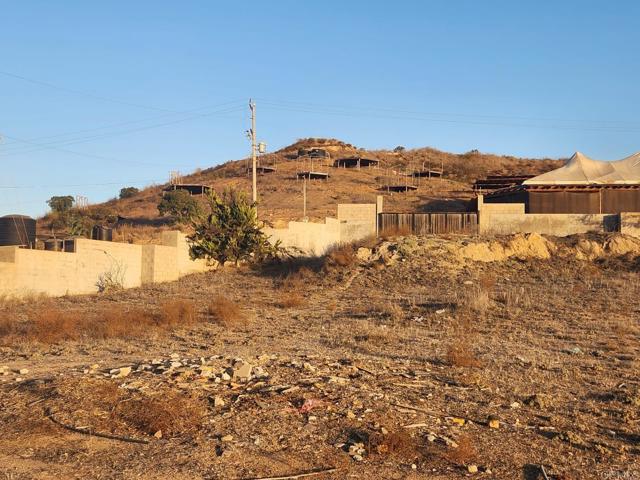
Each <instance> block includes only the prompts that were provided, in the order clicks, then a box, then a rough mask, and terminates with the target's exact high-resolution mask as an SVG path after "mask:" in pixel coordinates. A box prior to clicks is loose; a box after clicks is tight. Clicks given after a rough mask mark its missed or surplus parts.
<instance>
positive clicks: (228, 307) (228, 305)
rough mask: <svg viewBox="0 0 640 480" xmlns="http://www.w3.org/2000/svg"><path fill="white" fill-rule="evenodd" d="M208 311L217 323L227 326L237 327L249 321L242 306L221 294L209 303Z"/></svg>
mask: <svg viewBox="0 0 640 480" xmlns="http://www.w3.org/2000/svg"><path fill="white" fill-rule="evenodd" d="M207 312H208V313H209V315H211V318H212V319H213V321H214V322H215V323H218V324H220V325H223V326H225V327H236V326H239V325H245V324H246V323H247V317H246V315H245V313H244V312H243V311H242V309H241V308H240V306H239V305H238V304H237V303H234V302H232V301H231V300H228V299H227V298H225V297H223V296H221V295H218V296H217V297H215V298H214V299H213V300H212V301H211V303H209V307H208V308H207Z"/></svg>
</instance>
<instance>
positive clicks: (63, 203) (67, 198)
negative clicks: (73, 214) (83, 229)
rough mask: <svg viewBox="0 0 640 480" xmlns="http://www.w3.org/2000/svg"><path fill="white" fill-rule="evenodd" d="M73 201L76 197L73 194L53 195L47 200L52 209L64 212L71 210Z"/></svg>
mask: <svg viewBox="0 0 640 480" xmlns="http://www.w3.org/2000/svg"><path fill="white" fill-rule="evenodd" d="M73 202H74V199H73V197H72V196H71V195H64V196H53V197H51V198H50V199H49V200H47V205H49V208H51V210H52V211H54V212H58V213H63V212H66V211H68V210H71V207H73Z"/></svg>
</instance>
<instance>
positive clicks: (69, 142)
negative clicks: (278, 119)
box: [0, 106, 244, 157]
mask: <svg viewBox="0 0 640 480" xmlns="http://www.w3.org/2000/svg"><path fill="white" fill-rule="evenodd" d="M243 108H244V107H240V106H237V107H232V108H227V109H223V110H218V111H214V112H208V113H201V114H197V115H191V116H189V117H186V118H180V119H177V120H171V121H168V122H162V123H157V124H153V125H145V126H142V127H137V128H131V129H127V130H121V131H119V132H110V133H103V134H98V135H91V136H83V137H76V138H71V139H66V140H61V141H58V142H46V143H40V142H34V141H29V140H17V139H16V140H17V142H19V143H26V144H28V145H37V146H38V147H39V148H31V149H26V150H19V151H15V150H14V151H9V152H7V153H4V152H3V153H0V157H10V156H14V155H23V154H26V153H32V152H38V151H41V150H46V149H50V148H55V147H56V146H68V145H77V144H79V143H87V142H92V141H94V140H101V139H104V138H111V137H115V136H120V135H128V134H131V133H135V132H140V131H144V130H151V129H154V128H159V127H166V126H168V125H175V124H178V123H182V122H187V121H189V120H194V119H199V118H206V117H211V116H224V115H226V114H228V113H233V112H238V111H241V110H242V109H243ZM6 137H7V138H15V137H10V136H8V135H6Z"/></svg>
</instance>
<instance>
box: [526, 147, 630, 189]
mask: <svg viewBox="0 0 640 480" xmlns="http://www.w3.org/2000/svg"><path fill="white" fill-rule="evenodd" d="M523 184H524V185H586V184H614V185H615V184H617V185H636V184H640V152H638V153H635V154H633V155H631V156H630V157H627V158H623V159H622V160H617V161H615V162H606V161H602V160H593V159H592V158H589V157H587V156H586V155H583V154H582V153H580V152H576V153H574V154H573V156H572V157H571V158H570V159H569V161H568V162H567V163H566V164H565V165H564V166H562V167H560V168H556V169H555V170H551V171H550V172H547V173H543V174H542V175H538V176H537V177H533V178H530V179H528V180H525V181H524V182H523Z"/></svg>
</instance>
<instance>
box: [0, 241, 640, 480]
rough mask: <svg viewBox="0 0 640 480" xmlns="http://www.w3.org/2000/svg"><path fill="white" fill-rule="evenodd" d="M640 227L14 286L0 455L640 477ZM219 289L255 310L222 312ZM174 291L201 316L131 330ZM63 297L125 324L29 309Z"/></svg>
mask: <svg viewBox="0 0 640 480" xmlns="http://www.w3.org/2000/svg"><path fill="white" fill-rule="evenodd" d="M636 246H637V245H636V244H635V243H634V242H633V240H630V239H627V238H625V237H620V236H617V237H610V238H605V237H590V238H587V237H575V238H570V239H566V240H563V241H559V240H548V239H544V238H542V237H538V236H528V237H523V236H520V237H514V238H510V239H506V240H496V241H484V242H481V241H479V240H477V239H472V238H451V239H445V238H415V237H407V238H389V239H387V240H386V241H383V242H382V243H378V244H376V245H373V244H371V245H366V246H363V247H361V248H360V249H354V250H353V251H345V250H344V249H343V250H342V251H339V252H337V253H336V254H334V255H332V256H330V257H329V258H328V259H324V260H318V261H309V262H300V263H297V264H289V265H285V266H276V267H269V268H262V269H249V268H241V269H238V270H236V269H225V270H221V271H217V272H211V273H208V274H203V275H196V276H191V277H187V278H184V279H182V280H180V281H178V282H175V283H170V284H163V285H154V286H151V287H147V288H142V289H134V290H128V291H123V292H114V293H109V294H104V295H99V296H84V297H67V298H60V299H35V298H34V299H30V300H29V301H27V302H24V303H15V302H10V301H6V302H4V304H3V305H2V307H1V309H0V314H1V315H2V319H3V323H1V324H0V344H2V347H1V349H0V474H3V475H4V478H7V479H30V478H38V479H41V478H42V479H53V478H56V479H57V478H83V479H84V478H101V479H116V478H117V479H121V478H125V479H129V478H173V479H182V478H184V479H187V478H188V479H193V478H207V479H266V478H317V479H322V480H325V479H343V478H376V479H377V478H381V479H387V478H394V479H404V478H406V479H413V478H416V479H417V478H436V479H437V478H441V479H444V478H447V479H448V478H500V479H503V478H507V479H509V478H514V479H515V478H518V479H523V478H524V479H545V478H549V479H585V478H597V479H635V478H640V380H639V379H638V374H639V373H640V369H639V363H638V353H639V350H640V344H639V343H638V340H639V332H640V330H639V327H640V325H639V319H640V300H638V298H639V295H638V294H639V293H640V288H639V283H638V272H639V271H640V262H639V261H638V254H640V250H638V251H636V250H635V248H636ZM221 297H222V298H224V299H226V300H230V301H231V302H233V303H234V304H235V305H239V306H240V309H241V313H240V314H236V315H227V316H226V317H225V314H224V312H223V313H221V311H220V308H219V307H220V305H221V303H220V302H222V301H221V300H220V298H221ZM212 299H218V300H212ZM176 300H179V301H180V302H182V303H181V305H183V307H184V306H185V305H187V306H189V308H191V310H190V309H189V308H187V307H184V308H183V310H184V311H188V312H190V313H189V315H191V316H193V317H194V319H195V321H192V322H191V323H190V324H189V326H181V325H177V326H175V327H172V328H171V329H167V328H164V327H163V328H160V327H158V328H157V329H154V328H151V327H149V328H148V329H146V330H145V332H143V333H141V332H140V331H138V330H136V329H135V322H136V321H137V319H138V317H139V316H140V312H141V311H144V312H156V313H157V312H160V313H161V314H162V312H163V311H164V312H165V313H164V314H163V315H165V317H166V312H167V311H173V310H167V309H168V307H167V303H166V302H170V301H176ZM212 301H215V302H218V303H217V304H216V305H217V306H218V308H217V309H216V308H214V307H212V305H211V302H212ZM222 305H224V304H223V303H222ZM163 309H164V310H163ZM183 310H175V311H179V312H182V311H183ZM56 311H57V312H62V313H63V314H64V315H63V316H65V318H66V317H67V316H68V317H69V318H71V317H74V318H76V317H79V318H82V319H87V322H88V321H89V319H91V318H94V317H96V316H100V315H106V313H105V312H111V314H113V312H114V311H116V312H119V313H118V316H119V317H123V318H125V321H126V322H128V323H125V326H127V327H128V328H129V329H130V333H131V335H127V333H126V331H125V332H124V333H122V332H120V333H117V334H116V333H113V334H111V335H106V334H101V335H102V337H101V336H98V335H96V334H95V332H93V333H92V331H91V330H90V329H89V330H86V331H85V330H83V333H82V335H80V336H79V337H76V338H72V337H73V336H68V338H67V337H64V338H63V337H60V336H59V335H58V336H57V337H56V335H53V334H51V332H43V331H40V330H38V328H42V327H41V326H40V327H37V325H36V327H37V328H36V327H34V328H31V329H29V328H28V327H29V325H31V324H33V323H34V322H36V320H35V319H38V318H44V315H45V313H44V312H46V313H47V314H49V315H50V314H51V312H56ZM227 313H228V312H227ZM232 313H233V312H232ZM236 313H237V312H236ZM176 315H183V314H182V313H177V314H176ZM47 318H48V317H47ZM163 318H164V317H163ZM12 324H15V325H18V327H19V328H13V327H11V325H12ZM38 325H40V324H38ZM55 325H56V328H58V329H60V330H63V329H64V328H66V327H65V325H64V322H62V323H60V322H58V323H56V324H55ZM134 331H135V332H137V333H136V334H135V335H134V334H133V332H134ZM25 332H31V333H29V334H27V333H25ZM45 333H48V334H49V335H48V336H47V335H44V334H45ZM43 340H44V341H43ZM0 478H2V475H0Z"/></svg>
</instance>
